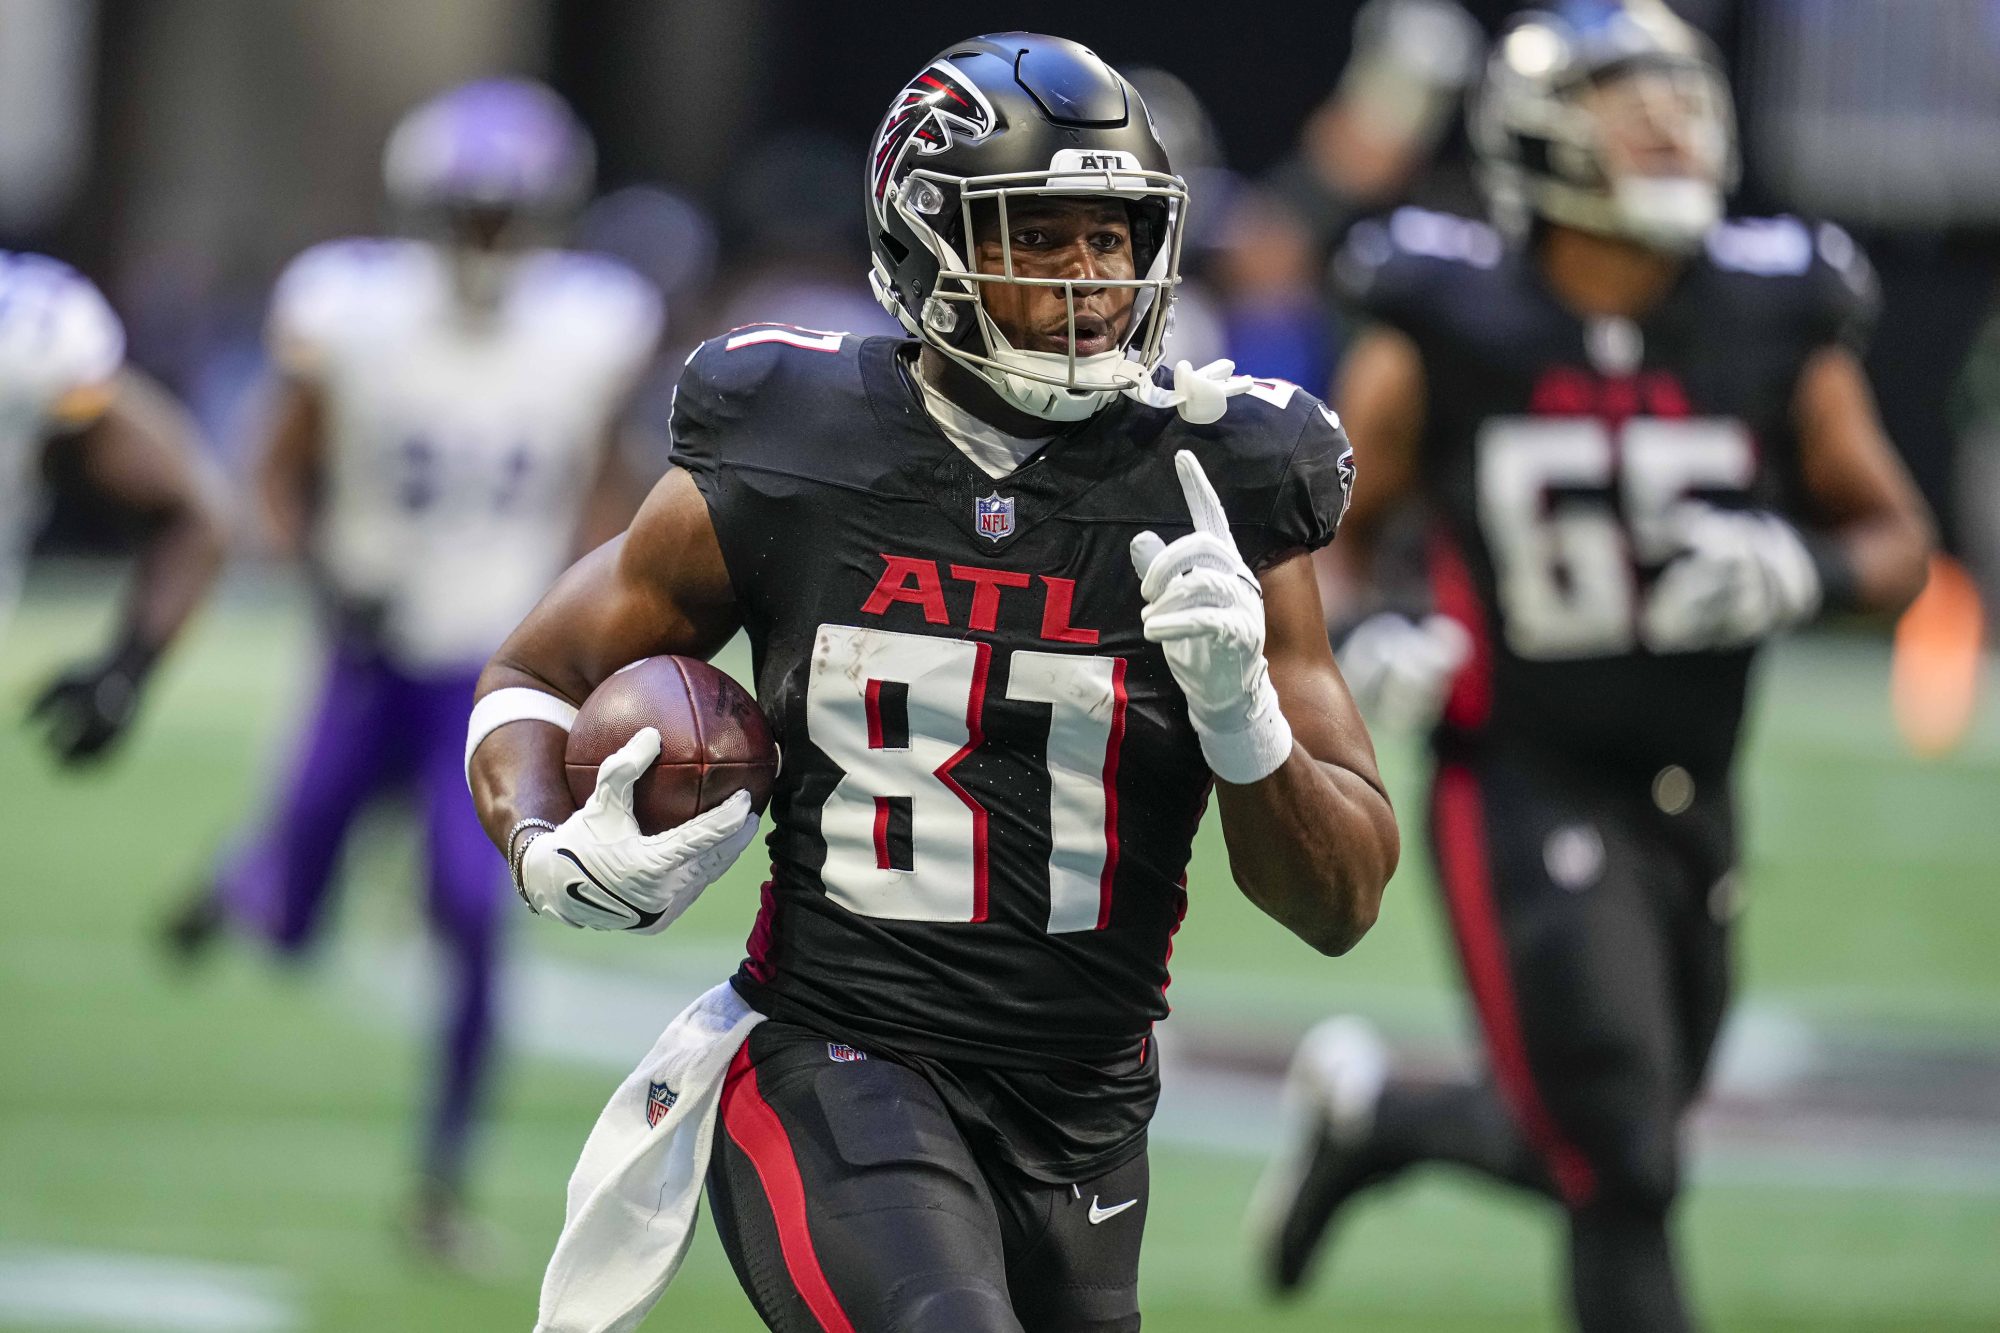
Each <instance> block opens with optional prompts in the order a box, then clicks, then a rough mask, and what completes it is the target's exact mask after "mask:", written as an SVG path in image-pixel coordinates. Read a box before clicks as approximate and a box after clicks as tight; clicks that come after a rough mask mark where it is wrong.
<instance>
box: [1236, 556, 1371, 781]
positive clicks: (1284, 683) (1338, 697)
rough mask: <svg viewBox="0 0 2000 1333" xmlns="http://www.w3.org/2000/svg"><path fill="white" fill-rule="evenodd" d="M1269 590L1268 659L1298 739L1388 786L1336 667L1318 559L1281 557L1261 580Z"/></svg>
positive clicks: (1316, 753)
mask: <svg viewBox="0 0 2000 1333" xmlns="http://www.w3.org/2000/svg"><path fill="white" fill-rule="evenodd" d="M1258 582H1259V583H1260V584H1261V585H1262V587H1263V589H1264V656H1265V660H1266V662H1267V663H1268V664H1269V667H1270V672H1271V684H1272V686H1273V688H1275V689H1276V690H1277V692H1278V706H1279V707H1280V708H1281V709H1283V710H1284V714H1285V721H1286V722H1288V723H1289V724H1290V725H1291V728H1292V738H1293V739H1294V740H1296V741H1297V742H1298V743H1299V744H1300V745H1301V746H1303V747H1304V748H1305V751H1306V753H1307V754H1310V755H1311V756H1312V757H1313V758H1315V759H1317V760H1319V761H1320V762H1321V763H1324V764H1334V765H1337V766H1339V767H1341V768H1344V769H1347V770H1349V771H1350V772H1353V773H1355V774H1357V775H1359V776H1360V777H1361V778H1362V779H1363V780H1365V781H1366V782H1367V783H1368V784H1369V785H1370V786H1372V787H1375V788H1377V789H1378V790H1379V789H1380V788H1381V785H1382V779H1381V775H1380V774H1379V772H1378V771H1377V767H1376V762H1375V745H1374V742H1372V741H1371V740H1370V739H1369V737H1368V728H1367V726H1366V725H1365V724H1364V723H1363V722H1362V720H1361V711H1360V710H1359V709H1358V708H1356V707H1355V705H1354V699H1353V697H1352V696H1351V695H1350V694H1349V693H1348V692H1347V684H1346V682H1345V681H1343V680H1342V679H1341V678H1340V669H1339V668H1338V667H1337V666H1335V665H1334V661H1333V650H1332V649H1331V648H1330V647H1329V646H1328V644H1327V639H1326V622H1325V619H1324V615H1323V613H1322V611H1321V609H1320V600H1319V586H1318V582H1317V580H1316V579H1315V578H1314V575H1313V568H1312V559H1311V557H1310V556H1307V555H1304V554H1299V555H1294V556H1292V557H1290V558H1288V559H1285V560H1281V561H1279V562H1278V563H1277V564H1275V565H1273V566H1271V568H1269V569H1267V570H1265V571H1264V572H1263V573H1262V574H1260V575H1258Z"/></svg>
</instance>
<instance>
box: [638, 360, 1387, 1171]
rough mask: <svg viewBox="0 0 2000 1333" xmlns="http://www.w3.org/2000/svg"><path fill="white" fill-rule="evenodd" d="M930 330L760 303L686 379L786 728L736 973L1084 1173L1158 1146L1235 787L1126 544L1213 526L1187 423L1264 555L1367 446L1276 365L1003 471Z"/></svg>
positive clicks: (1328, 522)
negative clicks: (926, 366)
mask: <svg viewBox="0 0 2000 1333" xmlns="http://www.w3.org/2000/svg"><path fill="white" fill-rule="evenodd" d="M915 349H916V344H915V343H914V342H911V341H908V340H903V339H896V338H861V337H856V336H854V335H851V334H839V333H818V332H812V331H807V330H801V329H793V328H789V327H783V326H753V327H750V328H746V329H739V330H737V331H735V332H733V333H731V334H729V335H727V336H725V337H723V338H719V339H716V340H714V341H712V342H709V343H706V344H704V345H703V346H702V347H701V348H699V349H698V350H697V351H696V353H695V354H694V356H693V357H691V358H690V359H689V362H688V366H687V369H686V370H685V371H684V372H683V374H682V377H681V382H680V386H679V389H678V391H677V394H676V398H675V403H674V409H673V416H672V422H673V437H674V450H675V455H674V457H675V461H676V462H677V464H678V465H679V466H681V467H683V468H685V469H686V470H687V471H688V472H689V473H690V474H691V475H692V476H693V478H694V480H695V482H696V484H697V486H698V487H699V488H700V490H701V492H702V494H703V496H704V497H705V498H706V500H707V502H708V506H709V512H710V515H711V517H712V519H713V521H714V524H715V530H716V534H717V537H718V538H719V540H720V543H721V548H722V553H723V557H724V559H725V561H726V562H727V565H728V568H729V574H730V580H731V583H732V585H733V587H734V591H735V595H736V599H737V604H738V607H739V609H740V611H741V614H742V617H743V622H744V626H745V629H746V631H747V633H748V635H749V638H750V643H751V650H752V653H753V656H754V661H755V669H756V676H757V695H758V699H759V701H760V702H761V703H762V705H763V707H764V710H765V712H766V713H767V714H768V715H769V718H770V721H771V725H772V730H773V732H774V734H775V735H776V736H777V738H778V741H779V744H780V746H781V748H782V752H783V764H782V767H781V769H780V771H779V775H778V780H777V785H776V788H775V790H774V792H773V794H772V798H771V834H770V840H769V846H770V852H771V857H772V869H771V883H770V885H769V886H768V887H767V888H766V890H765V902H764V908H763V911H762V913H761V914H760V916H759V918H758V921H757V924H756V927H755V930H754V932H753V935H752V938H751V942H750V956H749V958H748V960H747V961H746V962H745V963H744V965H743V967H742V969H741V971H740V972H739V973H738V975H737V977H736V985H737V987H738V989H739V990H741V991H742V992H743V993H744V994H745V996H746V998H748V999H749V1000H750V1002H751V1003H752V1004H753V1005H755V1006H757V1007H758V1008H760V1009H762V1010H763V1011H764V1012H766V1013H769V1014H771V1015H773V1016H775V1017H781V1018H784V1019H787V1020H790V1021H793V1022H797V1023H800V1024H803V1025H806V1026H808V1027H811V1028H813V1029H814V1030H817V1031H821V1032H824V1033H826V1034H828V1035H829V1037H831V1038H833V1039H835V1040H838V1041H841V1042H846V1043H848V1044H850V1045H852V1046H854V1047H856V1048H857V1049H859V1050H862V1051H867V1052H874V1053H877V1054H878V1055H882V1056H887V1057H889V1058H896V1059H901V1060H904V1061H907V1062H909V1063H912V1064H914V1065H917V1066H919V1067H921V1068H923V1069H924V1070H925V1071H926V1072H927V1073H928V1074H929V1075H930V1076H931V1077H932V1079H933V1080H934V1081H935V1082H936V1083H937V1084H938V1086H939V1087H940V1089H941V1090H942V1091H943V1092H944V1094H945V1095H946V1096H947V1097H948V1098H949V1099H950V1100H951V1101H952V1103H953V1106H954V1109H955V1111H956V1112H957V1113H958V1115H959V1118H960V1120H961V1123H963V1124H965V1125H967V1126H968V1127H969V1128H970V1129H971V1131H972V1132H974V1133H975V1134H976V1135H978V1136H980V1137H982V1138H984V1139H986V1140H987V1142H988V1143H989V1144H990V1145H991V1146H992V1148H993V1150H995V1151H997V1152H998V1153H1000V1154H1001V1156H1002V1157H1003V1158H1005V1159H1006V1160H1008V1161H1009V1162H1011V1163H1012V1164H1013V1165H1014V1166H1016V1167H1017V1168H1019V1169H1021V1170H1023V1171H1025V1172H1027V1173H1028V1174H1030V1175H1034V1176H1037V1177H1039V1178H1042V1179H1045V1180H1053V1181H1063V1180H1071V1179H1077V1178H1081V1177H1085V1176H1088V1175H1090V1174H1092V1173H1094V1172H1097V1171H1101V1170H1105V1169H1108V1167H1109V1166H1110V1165H1115V1163H1116V1161H1117V1160H1118V1158H1119V1157H1120V1155H1121V1154H1124V1155H1129V1154H1130V1153H1132V1152H1135V1151H1137V1150H1138V1148H1139V1146H1140V1145H1141V1144H1142V1143H1143V1132H1144V1128H1145V1124H1146V1121H1147V1119H1148V1118H1149V1117H1150V1116H1151V1113H1152V1108H1153V1104H1154V1101H1155V1099H1156V1097H1157V1093H1158V1077H1157V1071H1156V1068H1155V1065H1154V1061H1153V1056H1152V1052H1151V1050H1150V1043H1149V1042H1148V1041H1146V1036H1147V1033H1148V1029H1149V1027H1150V1025H1151V1024H1152V1023H1153V1022H1154V1021H1155V1020H1156V1019H1159V1018H1161V1017H1162V1016H1164V1015H1165V1013H1166V1011H1167V1005H1166V1001H1165V996H1164V992H1165V990H1166V986H1167V957H1168V953H1169V951H1170V948H1171V941H1172V937H1173V934H1174V931H1175V929H1176V928H1177V927H1178V925H1179V924H1180V920H1181V916H1182V913H1183V912H1184V911H1185V910H1186V905H1187V892H1186V879H1185V876H1186V869H1187V862H1188V852H1189V846H1190V843H1191V842H1192V839H1193V837H1194V834H1195V828H1196V825H1197V824H1198V823H1199V822H1200V819H1201V815H1202V811H1203V808H1204V806H1205V805H1206V802H1207V797H1208V789H1209V781H1210V775H1209V770H1208V767H1207V765H1206V764H1205V763H1204V762H1203V759H1202V756H1201V750H1200V747H1199V745H1198V744H1197V742H1196V739H1195V734H1194V730H1193V728H1192V726H1191V724H1190V723H1189V721H1188V716H1187V707H1186V702H1185V700H1184V699H1183V697H1182V695H1181V692H1180V689H1179V687H1178V686H1176V685H1175V683H1174V681H1173V677H1172V675H1171V674H1170V672H1169V671H1168V668H1167V664H1166V660H1165V658H1164V656H1163V655H1162V654H1161V652H1160V650H1159V649H1158V648H1157V647H1155V646H1154V645H1152V644H1149V643H1147V642H1146V641H1145V639H1144V638H1143V637H1142V635H1141V632H1140V620H1139V613H1140V610H1141V607H1142V602H1141V599H1140V596H1139V580H1138V577H1137V575H1136V574H1134V572H1133V569H1132V562H1131V558H1130V556H1129V554H1128V552H1127V547H1128V545H1129V543H1130V542H1131V539H1132V537H1133V536H1134V534H1136V533H1138V532H1140V531H1142V530H1144V529H1148V528H1150V529H1153V530H1155V531H1157V532H1158V533H1159V534H1160V535H1161V536H1162V537H1164V538H1166V539H1167V540H1172V539H1173V538H1174V537H1177V536H1179V535H1182V534H1184V533H1186V532H1188V531H1190V530H1191V526H1192V524H1191V521H1190V518H1189V515H1188V511H1187V506H1186V503H1185V501H1184V500H1183V498H1182V495H1181V489H1180V485H1179V481H1178V479H1177V477H1176V475H1175V471H1174V464H1173V458H1174V454H1175V452H1176V451H1177V450H1180V449H1190V450H1193V451H1194V453H1195V455H1196V456H1197V457H1198V458H1199V459H1200V460H1201V463H1202V466H1203V467H1204V469H1205V470H1206V471H1207V473H1208V476H1209V478H1210V480H1211V481H1212V482H1213V483H1214V484H1215V486H1216V489H1217V490H1218V492H1219V493H1220V494H1221V496H1222V500H1223V503H1224V505H1225V507H1226V508H1227V510H1228V512H1229V514H1230V517H1231V519H1232V522H1233V527H1234V532H1235V536H1236V540H1237V543H1238V545H1239V547H1240V548H1241V549H1242V552H1243V555H1244V558H1245V559H1246V560H1247V561H1248V562H1249V563H1250V564H1251V566H1252V567H1253V568H1264V567H1268V566H1269V565H1271V564H1272V563H1274V562H1276V561H1278V560H1280V559H1283V558H1284V557H1286V556H1287V555H1289V554H1291V553H1294V552H1301V551H1308V550H1311V549H1314V548H1316V547H1319V546H1322V545H1324V544H1325V543H1326V542H1328V541H1329V540H1331V539H1332V537H1333V534H1334V528H1335V525H1336V523H1337V522H1338V520H1339V516H1340V514H1341V512H1342V510H1343V508H1344V506H1345V501H1346V490H1347V483H1348V479H1349V477H1350V476H1351V459H1350V458H1349V457H1348V454H1347V444H1346V439H1345V437H1344V436H1343V435H1342V433H1341V431H1340V428H1339V425H1338V423H1337V422H1336V421H1335V419H1334V417H1333V414H1332V413H1331V412H1329V411H1327V410H1326V409H1325V408H1324V407H1323V406H1322V405H1321V404H1320V402H1319V401H1318V400H1317V399H1315V398H1314V397H1313V396H1312V395H1310V394H1308V393H1306V392H1305V391H1303V390H1301V389H1298V388H1296V387H1294V386H1292V385H1290V384H1285V383H1281V382H1277V381H1260V382H1259V383H1258V384H1257V387H1256V391H1255V392H1254V393H1251V394H1245V395H1243V396H1240V397H1238V398H1236V399H1234V400H1233V401H1232V402H1231V404H1230V408H1229V411H1228V412H1227V414H1226V415H1225V416H1224V417H1223V419H1222V420H1221V421H1219V422H1217V423H1215V424H1214V425H1210V426H1192V425H1189V424H1187V423H1186V422H1184V421H1182V420H1181V419H1180V418H1179V417H1178V416H1177V415H1176V414H1175V413H1173V412H1171V411H1162V410H1158V409H1153V408H1148V407H1144V406H1141V405H1139V404H1136V403H1132V402H1129V401H1127V400H1122V399H1121V400H1119V401H1118V402H1117V403H1116V404H1115V405H1113V406H1111V407H1109V408H1107V409H1105V410H1104V411H1102V412H1100V413H1098V414H1097V415H1096V416H1095V417H1093V418H1092V419H1091V420H1089V421H1088V422H1085V423H1082V424H1080V425H1079V426H1077V427H1076V428H1074V429H1073V430H1071V431H1069V432H1067V433H1066V434H1064V435H1062V436H1060V437H1058V439H1056V440H1055V441H1054V442H1052V443H1051V444H1050V445H1048V446H1047V447H1045V448H1044V449H1043V450H1042V451H1041V452H1040V453H1039V454H1037V455H1036V456H1035V457H1034V458H1032V459H1031V460H1029V461H1028V462H1027V463H1026V464H1024V465H1023V466H1022V467H1021V468H1020V469H1019V470H1017V471H1015V472H1014V473H1012V474H1011V475H1009V476H1007V477H1005V478H1003V479H1000V480H997V481H996V480H994V479H993V478H991V477H989V476H988V475H987V474H986V473H984V472H982V471H981V470H980V469H979V468H977V467H976V466H974V465H973V463H972V462H971V461H970V460H969V459H967V458H966V457H965V456H964V455H963V454H962V453H961V452H960V451H959V450H958V449H957V448H956V447H955V446H953V445H952V444H951V443H950V442H949V441H948V440H947V439H946V438H945V437H944V436H943V435H942V434H940V433H939V431H938V430H937V428H936V427H935V426H934V425H933V424H932V422H931V419H930V417H929V416H928V415H927V414H926V413H925V412H924V410H923V409H922V407H921V406H920V401H921V400H920V397H919V392H918V389H917V386H916V384H915V381H914V374H915V371H914V353H915Z"/></svg>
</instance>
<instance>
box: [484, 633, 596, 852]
mask: <svg viewBox="0 0 2000 1333" xmlns="http://www.w3.org/2000/svg"><path fill="white" fill-rule="evenodd" d="M493 676H494V668H492V667H489V668H487V677H488V678H492V677H493ZM504 683H505V684H508V685H522V684H526V682H525V681H524V680H508V681H505V682H504ZM495 688H500V687H499V686H496V687H495ZM568 742H569V733H568V732H566V731H564V730H563V729H562V728H561V727H558V726H556V725H555V724H554V723H551V722H541V721H537V720H535V719H532V718H529V719H524V720H521V721H518V722H509V723H507V724H506V725H505V726H503V727H500V728H499V729H497V730H495V731H494V732H492V733H491V734H490V735H488V736H487V737H486V738H485V739H484V740H483V741H481V742H480V744H479V748H478V749H477V750H475V751H474V752H473V755H472V763H471V765H470V767H469V768H468V769H467V772H466V777H467V780H468V782H469V783H470V784H471V787H472V804H473V808H474V809H476V810H478V812H479V822H480V825H481V826H482V827H483V828H485V830H486V836H487V837H489V838H491V839H492V840H493V845H494V846H495V847H498V848H499V849H500V853H501V855H503V856H505V855H506V854H507V853H508V852H509V851H511V850H512V849H511V848H509V847H508V846H507V835H508V833H509V832H511V831H512V830H513V829H514V828H515V827H516V826H517V825H518V824H519V823H520V821H522V820H523V819H546V820H548V821H549V822H550V823H551V824H560V823H561V822H562V821H563V820H565V819H567V818H568V817H569V816H570V814H571V813H572V812H574V811H575V809H576V802H575V801H574V800H572V799H571V798H570V794H569V780H568V777H567V774H566V773H565V771H564V768H563V750H564V747H565V746H566V745H567V744H568Z"/></svg>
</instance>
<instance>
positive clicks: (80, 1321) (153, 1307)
mask: <svg viewBox="0 0 2000 1333" xmlns="http://www.w3.org/2000/svg"><path fill="white" fill-rule="evenodd" d="M303 1323H304V1319H303V1317H302V1315H301V1313H300V1308H299V1302H298V1298H297V1295H296V1293H295V1291H294V1288H293V1285H292V1284H291V1283H290V1282H288V1281H287V1280H286V1279H285V1278H283V1277H282V1276H281V1275H279V1274H276V1273H271V1272H267V1271H264V1270H260V1269H250V1268H238V1267H234V1266H231V1265H226V1264H214V1263H204V1262H198V1261H195V1260H188V1259H170V1258H163V1257H160V1256H158V1255H145V1254H116V1253H105V1252H98V1251H90V1250H58V1249H42V1248H31V1247H25V1246H12V1245H8V1246H0V1326H7V1325H13V1326H28V1327H33V1328H83V1329H114V1330H118V1333H289V1330H292V1329H296V1328H299V1327H301V1326H302V1325H303Z"/></svg>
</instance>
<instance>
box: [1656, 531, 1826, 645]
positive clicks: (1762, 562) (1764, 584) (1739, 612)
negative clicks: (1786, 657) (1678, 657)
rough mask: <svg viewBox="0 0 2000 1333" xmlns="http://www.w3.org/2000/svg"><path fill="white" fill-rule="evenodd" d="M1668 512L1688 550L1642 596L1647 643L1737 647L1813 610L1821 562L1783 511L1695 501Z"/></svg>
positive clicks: (1816, 600)
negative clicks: (1649, 592)
mask: <svg viewBox="0 0 2000 1333" xmlns="http://www.w3.org/2000/svg"><path fill="white" fill-rule="evenodd" d="M1673 517H1674V525H1675V528H1676V530H1677V531H1679V532H1680V533H1681V534H1682V535H1683V538H1684V539H1685V541H1686V543H1687V550H1686V551H1685V552H1683V553H1682V554H1680V555H1677V556H1675V557H1674V559H1673V560H1672V562H1670V563H1669V564H1668V565H1667V567H1666V568H1665V569H1664V570H1662V571H1661V573H1660V576H1659V578H1658V579H1657V580H1655V582H1654V584H1653V591H1652V595H1651V596H1649V597H1648V598H1647V599H1646V609H1645V614H1644V617H1643V619H1642V622H1641V630H1642V632H1643V634H1644V636H1645V640H1646V645H1647V647H1649V648H1651V649H1653V650H1654V651H1655V652H1690V651H1694V650H1698V649H1704V648H1736V647H1741V646H1743V645H1746V644H1751V643H1756V642H1758V641H1759V640H1761V639H1765V638H1768V637H1770V636H1771V635H1772V634H1775V633H1776V632H1777V631H1779V630H1782V629H1786V628H1789V627H1790V626H1792V625H1796V624H1798V623H1800V622H1801V621H1804V620H1807V619H1810V618H1811V617H1812V615H1813V613H1814V612H1816V611H1818V610H1819V603H1820V579H1819V569H1818V567H1817V566H1816V565H1814V564H1813V558H1812V553H1811V552H1810V551H1808V550H1807V549H1806V544H1805V539H1804V538H1803V537H1801V536H1800V535H1799V531H1798V529H1797V528H1794V527H1793V526H1792V525H1791V524H1789V523H1787V522H1785V520H1783V519H1782V518H1779V517H1778V516H1777V515H1775V514H1769V513H1763V512H1759V511H1755V510H1729V509H1717V508H1715V507H1714V506H1712V505H1704V504H1693V503H1691V504H1685V505H1682V506H1680V508H1679V509H1677V510H1676V511H1675V513H1674V516H1673Z"/></svg>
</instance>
